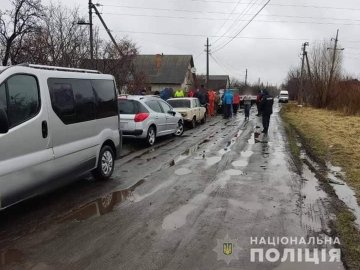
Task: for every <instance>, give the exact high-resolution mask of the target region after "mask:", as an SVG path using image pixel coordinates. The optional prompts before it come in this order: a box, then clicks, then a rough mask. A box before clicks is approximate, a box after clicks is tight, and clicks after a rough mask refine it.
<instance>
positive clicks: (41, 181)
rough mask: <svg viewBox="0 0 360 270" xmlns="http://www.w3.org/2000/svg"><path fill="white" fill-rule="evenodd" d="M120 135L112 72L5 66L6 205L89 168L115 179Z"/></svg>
mask: <svg viewBox="0 0 360 270" xmlns="http://www.w3.org/2000/svg"><path fill="white" fill-rule="evenodd" d="M120 134H121V133H120V129H119V115H118V107H117V94H116V84H115V80H114V78H113V76H111V75H105V74H100V73H99V72H98V71H93V70H82V69H71V68H61V67H50V66H41V65H18V66H11V67H0V209H1V208H5V207H7V206H10V205H12V204H15V203H17V202H20V201H22V200H25V199H27V198H30V197H33V196H36V195H38V194H41V193H44V192H46V191H48V190H51V189H54V188H57V187H60V186H63V185H64V184H66V183H68V182H70V181H72V180H75V179H76V178H78V177H79V176H81V175H83V174H85V173H88V172H92V173H93V175H94V176H95V177H96V178H98V179H108V178H110V176H111V175H112V172H113V170H114V161H115V158H116V156H117V155H118V154H119V150H120V147H121V135H120Z"/></svg>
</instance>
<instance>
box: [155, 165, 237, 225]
mask: <svg viewBox="0 0 360 270" xmlns="http://www.w3.org/2000/svg"><path fill="white" fill-rule="evenodd" d="M234 171H237V170H234ZM231 174H232V173H229V174H224V175H222V176H219V177H218V178H217V180H215V181H214V182H212V183H211V184H209V185H208V186H207V187H206V188H205V190H204V191H203V192H202V193H200V194H198V195H196V196H195V197H193V198H192V199H191V200H189V202H188V203H187V204H184V205H182V206H180V207H179V208H178V209H177V210H175V211H174V212H172V213H170V214H169V215H167V216H166V217H165V218H164V220H163V223H162V228H163V229H164V230H167V231H169V230H177V229H179V228H181V227H182V226H183V225H185V224H186V220H187V217H188V216H189V215H190V214H191V213H192V212H193V211H194V210H196V209H197V208H198V207H200V206H201V205H202V204H203V203H204V201H205V200H206V199H207V198H208V197H209V195H210V194H211V193H212V192H215V191H217V190H218V189H224V188H225V187H226V185H227V183H228V182H229V181H230V180H231V176H232V175H231ZM236 175H238V171H237V172H236Z"/></svg>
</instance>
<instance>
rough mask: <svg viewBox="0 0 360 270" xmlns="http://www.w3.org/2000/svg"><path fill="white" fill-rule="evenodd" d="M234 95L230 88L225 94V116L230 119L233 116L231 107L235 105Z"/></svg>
mask: <svg viewBox="0 0 360 270" xmlns="http://www.w3.org/2000/svg"><path fill="white" fill-rule="evenodd" d="M233 101H234V96H233V94H232V92H231V91H230V90H229V89H226V90H225V93H224V96H223V105H224V118H225V119H228V118H229V117H230V116H231V108H232V105H233Z"/></svg>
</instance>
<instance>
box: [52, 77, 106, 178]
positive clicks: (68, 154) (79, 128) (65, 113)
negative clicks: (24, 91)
mask: <svg viewBox="0 0 360 270" xmlns="http://www.w3.org/2000/svg"><path fill="white" fill-rule="evenodd" d="M48 89H49V93H50V98H51V105H50V106H51V109H50V110H49V111H50V112H49V117H50V121H51V134H52V139H53V149H54V155H55V164H56V174H57V175H58V176H57V181H59V182H62V183H59V184H62V185H63V184H65V183H66V182H67V181H71V180H73V178H75V177H77V176H79V175H81V174H82V173H84V172H85V171H89V170H91V169H93V168H94V167H95V166H96V160H97V156H96V155H97V148H98V144H99V142H98V139H97V137H96V110H95V107H96V105H95V94H94V91H93V88H92V84H91V81H90V80H88V79H67V78H49V79H48Z"/></svg>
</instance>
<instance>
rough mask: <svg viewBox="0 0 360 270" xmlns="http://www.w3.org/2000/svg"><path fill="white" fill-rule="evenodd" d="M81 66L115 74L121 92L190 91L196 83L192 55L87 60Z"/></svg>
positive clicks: (155, 55)
mask: <svg viewBox="0 0 360 270" xmlns="http://www.w3.org/2000/svg"><path fill="white" fill-rule="evenodd" d="M81 67H82V68H89V69H97V70H99V71H101V72H103V73H109V74H112V75H113V76H114V77H115V79H116V82H117V86H118V88H119V92H121V93H128V92H130V93H138V92H139V90H140V89H147V91H148V93H149V92H155V91H161V90H163V89H164V88H173V89H174V90H176V89H178V88H182V89H184V90H185V91H188V90H189V89H190V88H191V87H195V86H196V75H195V69H194V60H193V57H192V55H164V54H154V55H136V56H132V57H131V59H129V61H127V60H124V59H95V60H90V59H85V60H83V62H82V64H81Z"/></svg>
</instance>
